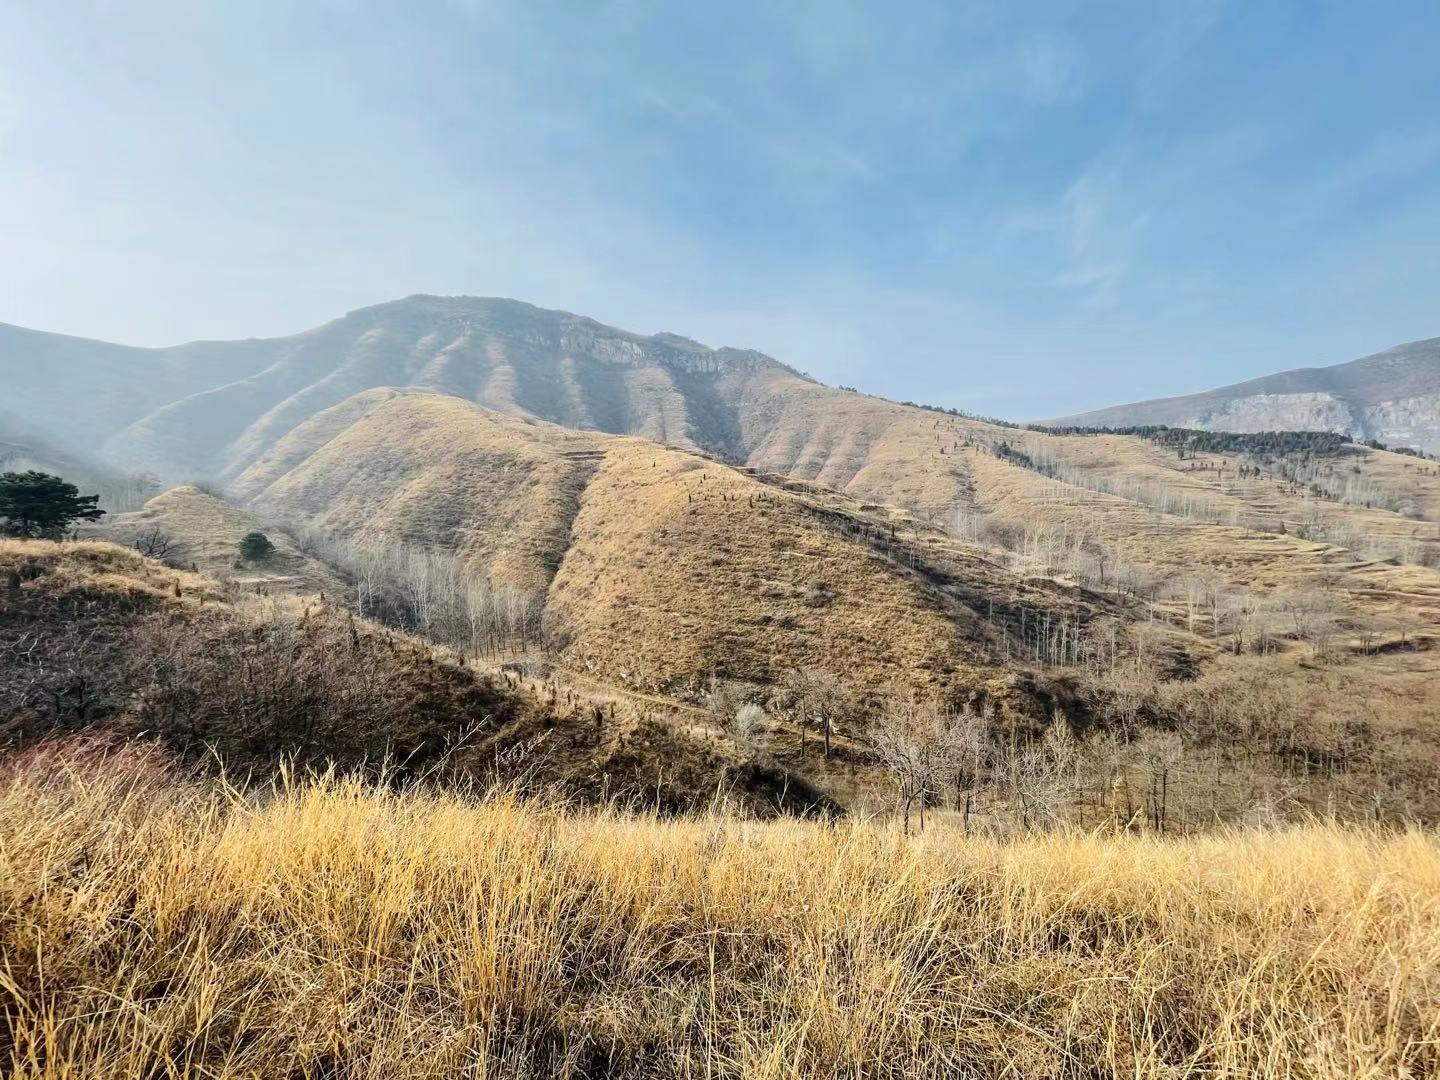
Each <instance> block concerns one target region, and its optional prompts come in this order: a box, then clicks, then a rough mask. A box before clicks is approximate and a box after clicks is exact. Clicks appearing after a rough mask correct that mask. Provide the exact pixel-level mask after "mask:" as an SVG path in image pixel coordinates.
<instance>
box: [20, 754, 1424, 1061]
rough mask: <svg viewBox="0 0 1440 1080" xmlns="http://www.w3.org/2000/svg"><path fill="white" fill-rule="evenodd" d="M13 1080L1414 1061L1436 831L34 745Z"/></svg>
mask: <svg viewBox="0 0 1440 1080" xmlns="http://www.w3.org/2000/svg"><path fill="white" fill-rule="evenodd" d="M0 951H3V955H4V958H5V959H4V964H3V967H0V1002H3V1003H4V1005H3V1008H0V1063H3V1067H4V1069H5V1071H6V1072H7V1074H8V1075H11V1076H15V1077H25V1078H33V1080H39V1078H66V1080H71V1078H81V1077H84V1078H93V1077H106V1078H108V1080H142V1078H145V1080H149V1078H152V1077H172V1078H176V1080H182V1078H196V1080H199V1078H202V1077H203V1078H206V1080H220V1078H241V1077H245V1078H253V1077H294V1078H300V1077H307V1078H316V1080H319V1078H338V1077H366V1078H372V1080H382V1078H390V1077H405V1078H417V1077H435V1078H437V1080H438V1078H441V1077H446V1078H449V1077H457V1076H475V1077H481V1076H491V1077H552V1076H568V1077H599V1076H613V1077H725V1076H735V1077H742V1076H743V1077H776V1078H779V1077H792V1076H802V1077H810V1076H815V1077H820V1076H824V1077H860V1076H866V1077H880V1076H890V1077H927V1076H934V1077H954V1076H975V1077H991V1076H993V1077H1014V1078H1020V1077H1033V1078H1056V1077H1073V1078H1080V1077H1086V1078H1089V1077H1120V1076H1126V1077H1177V1078H1178V1077H1234V1078H1240V1077H1276V1078H1280V1077H1284V1078H1286V1080H1298V1078H1306V1080H1342V1078H1344V1080H1352V1078H1356V1077H1372V1078H1379V1077H1421V1076H1430V1075H1434V1074H1435V1072H1436V1070H1437V1069H1440V1041H1437V1040H1440V979H1437V972H1440V844H1437V841H1436V839H1435V837H1434V836H1433V835H1430V834H1425V833H1421V832H1415V831H1399V832H1378V831H1366V830H1357V829H1345V828H1341V827H1338V826H1334V825H1327V824H1322V823H1318V822H1317V823H1313V824H1309V825H1303V826H1297V827H1292V828H1287V829H1281V830H1273V831H1250V832H1237V831H1220V832H1216V833H1212V834H1210V835H1207V836H1204V837H1199V838H1192V839H1185V840H1174V839H1170V840H1166V839H1161V838H1156V837H1151V836H1144V835H1124V834H1120V835H1115V834H1105V833H1071V832H1058V833H1051V834H1046V835H1031V836H1023V837H1019V838H1016V839H1013V840H1010V841H1008V842H1001V841H994V840H985V839H968V840H967V839H963V838H961V837H960V836H958V835H957V834H955V833H954V832H953V831H949V830H947V829H945V828H943V827H932V828H931V829H929V830H927V831H926V832H925V833H924V834H922V835H920V836H918V837H917V836H910V837H906V836H903V835H901V833H900V831H899V830H898V829H897V828H895V827H893V826H886V825H884V824H882V823H873V822H865V821H850V822H841V823H832V824H824V823H805V822H799V821H786V822H771V823H761V822H754V821H747V820H743V819H740V818H736V817H733V816H726V815H723V814H719V813H712V814H710V815H708V816H699V817H688V818H683V819H668V820H666V819H656V818H653V817H643V816H642V817H631V816H626V815H623V814H618V813H615V812H613V811H607V810H599V811H579V810H575V809H568V810H567V809H564V808H555V809H546V808H544V807H543V806H541V805H538V804H535V803H520V802H517V801H515V800H514V799H513V798H510V797H505V796H490V797H487V798H474V797H470V796H466V795H464V794H457V793H453V792H452V793H450V794H438V793H430V794H426V793H423V792H419V791H408V792H399V793H397V792H389V791H385V790H382V789H378V788H374V787H369V786H366V785H365V784H363V783H360V782H356V781H348V780H344V779H330V780H324V781H320V782H300V781H284V780H282V781H280V782H278V786H276V787H275V788H274V789H273V790H267V791H263V792H260V793H257V794H253V795H250V796H246V795H243V794H242V793H240V792H236V791H233V790H230V789H227V788H225V787H224V786H222V785H218V784H216V783H214V782H208V781H204V782H202V781H193V780H186V779H183V778H181V777H179V776H177V775H176V774H174V773H173V771H171V770H170V769H169V768H168V767H167V766H166V765H165V764H164V763H163V761H162V760H161V759H160V758H158V757H157V756H156V755H154V754H153V753H150V752H145V751H141V750H138V749H135V748H131V749H129V750H123V751H110V752H104V751H99V750H96V749H93V748H91V749H86V748H83V747H81V748H75V747H65V746H63V745H58V744H52V745H50V746H47V747H42V748H38V749H36V750H33V751H30V752H29V753H27V754H23V755H20V756H18V757H13V758H11V759H10V760H9V761H7V762H6V763H5V764H4V767H3V776H0Z"/></svg>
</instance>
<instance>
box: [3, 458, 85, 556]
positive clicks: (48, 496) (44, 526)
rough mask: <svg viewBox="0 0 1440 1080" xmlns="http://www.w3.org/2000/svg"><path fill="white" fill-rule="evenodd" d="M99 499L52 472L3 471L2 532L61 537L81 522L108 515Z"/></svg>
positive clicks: (7, 534)
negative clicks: (98, 505)
mask: <svg viewBox="0 0 1440 1080" xmlns="http://www.w3.org/2000/svg"><path fill="white" fill-rule="evenodd" d="M99 501H100V496H99V495H81V494H80V489H79V488H77V487H76V486H75V485H74V484H70V483H66V482H65V481H64V480H62V479H61V478H60V477H58V476H51V475H50V474H49V473H42V472H36V471H35V470H34V469H31V470H29V471H27V472H23V473H16V472H7V473H4V474H0V533H3V534H4V535H5V536H22V537H40V538H42V539H47V540H59V539H60V538H61V537H63V536H64V535H65V533H66V531H67V530H68V529H69V528H70V526H71V525H72V524H73V523H75V522H77V521H99V520H100V518H101V517H103V516H104V514H105V511H104V510H101V509H99V508H98V507H97V506H96V505H95V504H96V503H98V502H99Z"/></svg>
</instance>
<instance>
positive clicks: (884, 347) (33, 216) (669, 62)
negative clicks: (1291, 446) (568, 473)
mask: <svg viewBox="0 0 1440 1080" xmlns="http://www.w3.org/2000/svg"><path fill="white" fill-rule="evenodd" d="M0 251H3V253H4V258H3V259H0V321H6V322H13V323H19V324H21V325H28V326H34V327H38V328H42V329H51V330H59V331H64V332H68V333H76V334H83V335H89V336H95V337H103V338H107V339H110V340H117V341H124V342H130V343H136V344H168V343H172V342H176V341H182V340H189V339H193V338H200V337H208V338H224V337H243V336H251V335H255V336H262V335H270V334H279V333H289V332H293V331H297V330H301V329H305V328H308V327H309V326H312V325H315V324H318V323H320V322H323V321H325V320H327V319H329V318H332V317H334V316H336V315H339V314H341V313H343V312H344V311H346V310H349V309H352V308H355V307H359V306H363V305H365V304H368V303H374V302H378V301H381V300H386V299H392V298H395V297H398V296H403V295H406V294H409V293H414V292H435V293H473V294H481V295H505V296H514V297H518V298H521V299H525V300H530V301H532V302H534V303H537V304H541V305H544V306H550V307H562V308H566V309H569V310H573V311H578V312H581V313H583V314H587V315H592V316H594V317H595V318H598V319H601V320H603V321H606V322H610V323H613V324H616V325H619V326H623V327H626V328H628V329H633V330H638V331H657V330H673V331H676V332H679V333H684V334H687V335H689V336H692V337H696V338H699V339H701V340H703V341H706V342H708V343H711V344H722V343H723V344H732V345H741V346H750V347H754V348H759V349H762V350H764V351H766V352H769V353H771V354H773V355H775V356H778V357H780V358H781V359H784V360H786V361H788V362H791V363H793V364H795V365H797V366H799V367H802V368H805V369H806V370H808V371H810V372H811V373H813V374H815V375H816V376H818V377H820V378H823V379H825V380H826V381H829V382H843V383H847V384H853V385H857V386H859V387H861V388H862V389H867V390H872V391H875V392H878V393H884V394H887V395H889V396H892V397H897V398H914V399H917V400H923V401H927V402H936V403H941V404H945V405H954V406H959V407H962V408H967V409H972V410H975V411H979V412H983V413H990V414H997V415H1003V416H1011V417H1017V418H1035V417H1043V416H1048V415H1054V414H1058V413H1061V412H1068V411H1074V410H1079V409H1083V408H1090V407H1096V406H1100V405H1105V404H1111V403H1115V402H1119V401H1125V400H1134V399H1138V398H1144V397H1151V396H1157V395H1161V394H1170V393H1179V392H1185V391H1189V390H1198V389H1203V388H1206V387H1209V386H1213V385H1218V384H1221V383H1226V382H1231V381H1234V380H1237V379H1240V378H1246V377H1250V376H1253V375H1259V374H1263V373H1266V372H1269V371H1274V370H1279V369H1282V368H1286V367H1294V366H1299V365H1305V364H1319V363H1329V362H1335V361H1341V360H1346V359H1351V358H1353V357H1356V356H1359V355H1362V354H1364V353H1367V352H1373V351H1375V350H1378V349H1380V348H1384V347H1386V346H1389V345H1392V344H1396V343H1399V342H1402V341H1407V340H1412V339H1415V338H1420V337H1432V336H1436V335H1440V3H1436V2H1435V0H1425V2H1419V0H1415V2H1408V0H1394V2H1389V0H1387V2H1383V3H1374V4H1363V3H1357V2H1333V3H1331V2H1325V0H1308V2H1304V3H1301V2H1294V3H1290V2H1266V0H1250V2H1244V3H1242V2H1234V3H1224V2H1221V0H1203V2H1188V0H1164V2H1160V3H1155V2H1153V0H1152V2H1144V3H1139V2H1137V3H1127V2H1121V0H1106V2H1099V0H1095V2H1091V3H1040V2H1035V3H1025V4H1014V3H1002V2H993V3H992V2H977V3H966V2H962V0H954V2H948V3H918V2H903V0H902V2H894V0H892V2H887V3H878V2H876V3H864V4H859V3H856V4H850V3H844V2H841V0H826V2H815V3H810V2H797V0H791V2H781V0H776V2H773V3H757V4H750V3H743V2H737V3H727V4H708V3H707V4H699V3H696V4H689V3H676V2H673V0H672V2H668V3H667V2H654V3H651V2H640V0H617V2H612V3H580V2H578V0H577V2H573V3H566V4H558V3H547V2H544V0H517V2H513V3H512V2H503V3H488V2H484V0H463V2H461V0H456V2H452V3H439V2H436V3H415V2H412V3H368V2H360V0H353V2H344V0H332V2H328V3H308V4H307V3H293V2H284V3H281V2H270V0H248V2H246V3H244V4H236V3H225V4H221V3H213V4H201V3H193V2H192V3H173V4H159V3H149V2H146V0H128V2H119V0H114V2H106V3H87V2H85V0H64V2H61V3H53V4H41V3H32V2H30V0H0Z"/></svg>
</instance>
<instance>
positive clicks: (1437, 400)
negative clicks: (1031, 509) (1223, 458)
mask: <svg viewBox="0 0 1440 1080" xmlns="http://www.w3.org/2000/svg"><path fill="white" fill-rule="evenodd" d="M1047 423H1050V424H1079V425H1086V426H1094V427H1132V426H1136V425H1142V424H1169V425H1171V426H1172V427H1190V428H1202V429H1205V430H1210V431H1287V430H1288V431H1338V432H1343V433H1345V434H1347V435H1350V436H1351V437H1353V438H1356V439H1362V440H1363V439H1378V440H1379V441H1380V442H1383V443H1385V444H1386V445H1387V446H1407V447H1413V448H1415V449H1417V450H1424V451H1427V452H1429V453H1436V452H1440V338H1429V339H1427V340H1425V341H1412V342H1410V343H1409V344H1407V345H1397V346H1395V348H1393V349H1387V350H1385V351H1384V352H1381V353H1376V354H1375V355H1373V356H1366V357H1362V358H1361V359H1359V360H1352V361H1350V362H1349V363H1348V364H1336V365H1335V366H1333V367H1319V368H1297V369H1295V370H1294V371H1282V372H1280V373H1279V374H1276V375H1266V376H1264V377H1263V378H1259V379H1251V380H1249V381H1248V382H1242V383H1236V384H1235V385H1233V386H1222V387H1220V388H1219V389H1218V390H1209V391H1206V392H1205V393H1202V394H1187V395H1185V396H1183V397H1171V398H1157V399H1155V400H1153V401H1141V402H1137V403H1135V404H1133V405H1115V406H1112V407H1111V408H1108V409H1096V410H1095V411H1093V412H1085V413H1076V414H1075V415H1073V416H1063V417H1059V418H1057V419H1055V420H1051V421H1047Z"/></svg>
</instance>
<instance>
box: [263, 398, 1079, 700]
mask: <svg viewBox="0 0 1440 1080" xmlns="http://www.w3.org/2000/svg"><path fill="white" fill-rule="evenodd" d="M235 487H236V491H237V492H238V493H239V494H241V495H243V496H245V497H246V498H248V499H249V500H250V501H251V503H252V504H253V505H254V506H255V507H256V508H257V509H258V510H259V511H260V512H261V513H263V514H265V515H269V516H271V517H274V518H277V519H280V520H285V521H291V522H296V523H299V524H303V525H306V526H309V527H313V528H316V529H319V530H321V531H323V532H325V533H328V534H331V535H336V536H340V537H343V538H345V539H346V540H347V541H348V542H350V543H352V544H355V545H358V546H359V547H362V548H367V549H372V550H373V549H377V548H378V549H441V550H445V551H454V552H458V553H459V554H460V556H461V557H462V558H463V559H464V560H465V561H466V563H467V564H468V565H469V567H470V568H471V569H472V570H473V571H475V572H478V573H479V574H481V575H482V576H483V577H484V578H485V579H487V580H488V581H489V582H490V583H492V584H493V585H496V586H505V587H510V588H514V589H519V590H522V591H524V592H525V593H527V594H529V595H532V596H537V597H539V598H540V601H541V602H542V603H543V606H544V610H545V619H546V629H547V632H548V636H549V637H550V638H551V640H552V641H554V642H557V643H558V645H559V655H560V657H561V659H563V660H565V661H566V662H567V663H570V664H572V665H574V666H575V667H577V668H580V669H584V670H588V671H596V672H599V673H602V674H604V675H606V676H607V677H611V678H615V679H618V680H620V681H622V682H624V683H626V684H628V685H631V686H637V687H641V688H648V689H665V688H671V689H684V688H688V689H694V688H696V687H698V685H699V684H700V683H701V682H702V681H703V680H704V678H705V677H706V676H707V675H708V674H709V673H710V672H712V671H718V672H719V673H721V674H728V675H731V676H735V677H740V678H746V679H757V680H767V681H768V680H770V679H773V678H776V677H778V676H779V675H780V674H781V673H783V671H784V670H785V669H786V668H788V667H795V666H802V665H805V664H812V663H817V662H821V661H823V663H825V664H826V665H829V666H830V667H831V668H832V669H833V670H835V671H836V672H837V673H843V674H845V675H846V676H847V677H848V678H850V679H853V680H855V681H856V683H857V684H863V683H868V684H869V685H879V684H882V683H884V682H886V681H888V680H890V679H893V678H900V677H903V678H905V679H908V680H912V681H914V682H916V683H925V684H931V685H937V684H938V685H939V686H945V687H950V688H952V689H955V690H956V692H957V693H962V694H963V693H969V692H972V691H975V690H977V689H979V688H980V687H981V686H982V685H986V684H989V683H997V684H1003V683H1004V681H1005V680H1004V676H1003V675H1000V676H998V678H997V676H996V675H995V674H993V673H992V674H991V675H983V674H981V673H980V672H979V668H980V667H983V666H986V665H991V664H993V663H994V662H995V660H996V658H997V656H998V655H999V650H1000V648H1001V644H1000V640H999V639H1000V636H1001V632H1000V626H1002V625H1003V623H1001V622H999V621H996V617H995V616H994V614H993V611H987V614H986V615H985V616H983V617H982V616H981V615H980V614H979V613H978V612H977V610H976V608H975V606H974V605H975V604H976V603H978V602H979V597H980V596H981V595H982V594H984V595H986V596H987V597H988V601H989V602H990V606H991V608H998V609H999V610H1000V612H1001V613H1002V614H1001V618H1002V619H1003V617H1004V615H1005V613H1007V612H1008V613H1012V614H1013V616H1014V617H1015V618H1016V619H1017V620H1018V618H1019V611H1020V610H1021V608H1024V609H1025V610H1027V611H1031V612H1032V614H1031V615H1029V616H1028V618H1029V619H1030V622H1031V624H1032V625H1033V622H1034V619H1035V618H1036V615H1035V614H1034V613H1035V612H1044V611H1050V612H1054V613H1055V615H1056V617H1057V618H1058V617H1059V616H1060V615H1061V613H1063V614H1064V615H1065V616H1066V617H1070V618H1085V617H1088V612H1089V611H1090V610H1092V608H1094V604H1093V603H1089V602H1085V601H1078V600H1077V599H1076V598H1074V597H1071V596H1070V595H1068V594H1067V592H1066V591H1065V590H1064V589H1062V588H1058V587H1053V586H1051V585H1049V584H1048V583H1042V584H1033V583H1026V582H1024V581H1022V580H1020V579H1018V578H1016V577H1014V576H1013V575H1010V574H1008V573H1006V572H1004V571H1003V570H1001V569H1000V568H998V567H996V566H994V565H992V564H988V563H987V562H986V561H985V560H984V558H983V557H982V556H981V554H980V553H977V552H975V551H974V550H973V549H967V548H966V547H965V546H964V545H963V544H960V543H958V542H955V541H953V540H947V539H946V538H944V537H942V536H940V535H939V534H935V533H929V532H925V531H924V530H922V528H921V526H920V525H919V524H918V523H915V522H913V521H911V520H909V519H908V518H906V517H905V516H904V515H898V516H897V515H893V514H890V513H888V512H885V511H881V510H879V509H878V508H877V509H876V510H873V511H862V510H861V509H860V507H859V505H858V504H857V503H855V502H853V501H851V500H849V499H846V498H844V497H842V496H839V495H834V494H831V493H828V492H824V491H819V490H811V489H805V490H786V489H785V486H777V485H775V484H770V483H766V482H764V481H763V480H762V479H761V478H760V477H758V476H757V475H754V473H753V471H750V470H743V469H737V468H734V467H732V466H729V465H725V464H722V463H720V462H718V461H715V460H712V459H707V458H705V457H703V456H700V455H698V454H696V453H693V452H690V451H685V450H678V449H674V448H669V447H665V446H661V445H658V444H656V443H654V442H651V441H649V440H644V439H637V438H630V437H616V436H607V435H601V434H594V433H585V432H576V431H573V430H570V429H567V428H562V427H559V426H557V425H552V424H547V423H544V422H542V421H537V420H534V419H531V418H528V417H516V416H511V415H507V414H504V413H497V412H495V411H493V410H488V409H484V408H482V407H479V406H476V405H473V404H470V403H468V402H464V401H461V400H459V399H457V398H454V397H450V396H447V395H443V394H437V393H433V392H425V391H416V390H408V391H397V390H388V389H386V390H373V391H369V392H367V393H365V394H362V395H358V396H357V398H356V399H353V400H351V401H348V402H344V403H342V404H341V405H339V406H336V407H335V408H334V409H333V410H331V411H329V412H327V413H322V414H320V415H319V416H317V417H315V418H314V419H312V420H311V421H309V422H307V423H306V424H304V425H301V427H299V428H297V429H296V430H295V431H294V432H292V433H291V434H290V435H289V436H288V437H287V438H286V439H285V440H282V441H281V442H280V443H279V444H277V446H276V447H275V448H274V450H273V451H272V452H271V454H270V455H267V456H264V457H262V458H261V459H260V460H258V461H257V462H256V463H255V464H254V465H252V466H251V468H250V469H248V470H247V471H246V472H245V473H243V474H241V475H240V476H239V477H238V478H237V480H236V485H235ZM952 581H953V582H960V583H963V585H964V587H965V588H966V589H968V590H969V591H970V593H971V594H972V595H973V599H967V598H966V597H964V596H962V595H961V593H960V592H959V591H957V588H956V587H952V586H951V585H950V584H949V583H950V582H952ZM989 689H990V691H991V692H994V691H996V687H995V686H991V687H990V688H989ZM1002 689H1003V687H1002Z"/></svg>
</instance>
